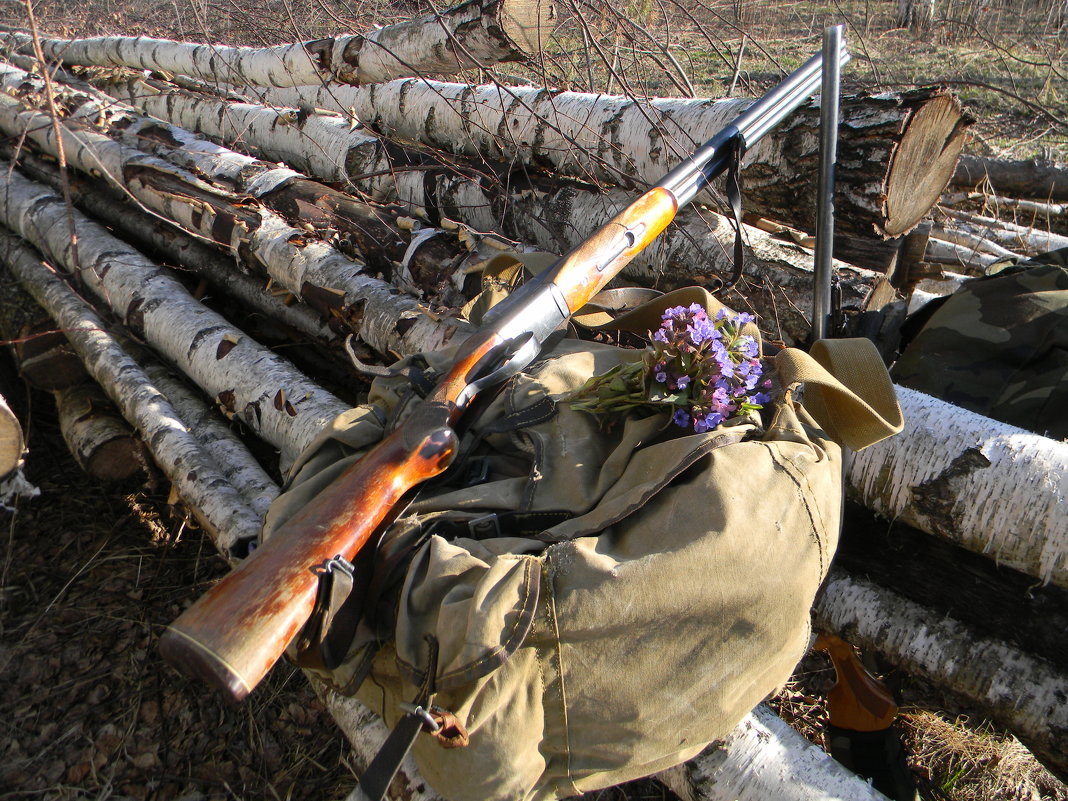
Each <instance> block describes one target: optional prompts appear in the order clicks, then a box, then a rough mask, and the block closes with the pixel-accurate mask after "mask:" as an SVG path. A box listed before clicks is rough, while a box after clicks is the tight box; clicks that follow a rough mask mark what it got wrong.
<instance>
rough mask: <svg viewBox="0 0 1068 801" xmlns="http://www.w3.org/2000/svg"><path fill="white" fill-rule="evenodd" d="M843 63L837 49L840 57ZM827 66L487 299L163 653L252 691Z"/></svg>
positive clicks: (818, 61)
mask: <svg viewBox="0 0 1068 801" xmlns="http://www.w3.org/2000/svg"><path fill="white" fill-rule="evenodd" d="M847 60H848V55H847V54H846V53H845V51H844V50H843V51H842V54H841V64H844V63H845V62H846V61H847ZM822 71H823V60H822V55H821V54H817V55H815V56H813V57H812V58H810V59H809V60H808V61H807V62H805V64H804V65H802V66H801V67H800V68H799V69H798V70H796V71H795V72H794V73H792V74H791V75H790V76H788V77H787V78H786V79H785V80H784V81H783V82H782V83H780V84H779V85H778V86H776V87H775V88H774V89H772V90H771V91H770V92H769V93H768V94H766V95H765V96H764V97H763V98H761V99H760V100H758V101H756V102H755V103H753V105H751V106H750V107H749V108H748V109H747V110H746V111H745V112H743V113H742V114H741V115H740V116H739V117H738V118H737V119H736V120H735V121H734V122H733V123H731V124H730V125H728V126H726V127H725V128H724V129H723V130H721V131H720V132H719V133H717V134H716V135H715V136H714V137H712V139H710V140H709V141H708V142H707V143H705V144H704V145H702V146H701V147H700V148H699V149H698V150H697V151H696V152H695V153H694V154H693V155H692V156H690V157H689V158H688V159H687V160H685V161H683V162H682V163H681V164H679V165H678V166H677V167H675V168H674V169H672V170H671V171H670V172H669V173H668V174H667V175H666V176H665V177H664V178H663V180H661V181H660V183H658V184H657V185H656V186H654V187H652V188H651V189H649V190H648V191H647V192H645V193H644V194H643V195H642V196H641V197H639V198H638V199H637V200H636V201H635V202H634V203H632V204H631V205H630V206H629V207H628V208H627V209H625V210H624V211H622V212H621V213H620V214H618V215H617V216H616V217H615V218H613V219H612V220H611V221H610V222H608V223H607V224H605V225H604V226H602V227H601V228H600V229H599V230H597V231H596V232H595V233H594V234H593V235H592V236H590V237H589V238H588V239H587V240H586V241H585V242H583V243H582V244H581V245H579V246H578V247H577V248H575V249H574V250H573V251H571V252H570V253H568V254H567V255H566V256H563V257H562V258H561V259H560V260H559V261H557V262H556V264H555V265H554V266H553V267H552V268H551V269H549V270H547V271H545V272H543V273H541V274H539V275H538V277H536V278H534V279H532V280H531V281H529V282H528V283H526V284H525V285H523V286H522V287H521V288H520V289H518V290H517V291H516V292H514V293H513V294H512V295H510V296H509V297H508V298H507V299H506V300H504V301H502V302H501V303H499V304H498V305H497V306H495V307H494V308H493V309H492V311H490V312H489V313H488V314H487V315H486V318H485V320H484V324H483V326H482V327H481V328H480V329H479V330H478V331H477V332H475V333H474V334H473V335H471V336H470V337H469V338H468V339H467V340H466V341H465V342H464V343H463V344H462V345H461V346H460V349H459V352H458V355H457V356H456V359H455V362H454V364H453V365H452V367H451V369H450V370H449V371H448V373H446V374H445V375H444V377H443V378H442V379H441V381H440V382H439V383H438V385H437V387H436V388H435V389H434V390H433V391H432V392H431V393H430V394H429V395H428V396H427V397H426V399H425V400H424V401H422V402H421V403H420V404H419V406H418V407H417V408H416V409H415V410H414V411H413V413H412V414H411V416H410V417H408V418H407V419H405V421H404V422H403V423H402V424H400V425H399V426H398V427H397V428H395V429H394V430H393V431H392V432H391V433H390V434H389V435H388V436H386V437H385V438H384V439H383V440H382V441H381V442H379V443H378V444H377V445H376V446H375V447H374V448H373V449H371V450H370V451H368V453H367V454H366V455H365V456H364V457H363V458H361V459H360V460H359V461H358V462H356V463H355V464H354V465H353V466H352V467H350V468H348V469H347V470H346V471H345V472H344V473H342V474H341V475H340V476H339V477H338V478H337V479H335V480H334V481H333V483H331V484H330V485H329V486H328V487H327V488H326V489H325V490H323V491H322V492H321V493H320V494H319V495H317V496H316V497H315V499H314V500H312V501H311V502H310V503H308V504H307V505H306V506H305V507H304V508H303V509H301V511H300V512H298V513H297V514H296V515H294V516H293V517H292V518H291V519H290V520H288V521H287V522H286V523H284V524H283V525H282V526H280V527H279V529H278V530H277V531H275V532H274V534H273V535H272V536H271V537H270V538H269V539H268V540H267V541H266V542H265V543H264V544H262V545H261V546H260V547H258V548H256V549H255V550H254V551H252V553H251V554H250V555H249V556H248V557H247V558H246V559H245V560H244V561H242V562H241V563H240V564H239V565H238V566H237V567H236V568H235V569H234V570H233V571H232V572H231V573H230V574H228V575H227V576H226V577H224V578H223V579H222V580H221V581H220V582H219V583H218V584H216V585H215V586H214V587H212V588H211V589H210V590H209V591H208V592H207V593H205V594H204V595H203V596H202V597H201V598H200V599H198V600H197V601H196V603H194V604H193V605H192V606H191V607H189V609H187V610H186V611H185V612H184V613H183V614H182V615H181V616H180V617H179V618H178V619H177V620H175V621H174V623H172V624H171V625H170V626H169V627H168V628H167V630H166V631H165V632H164V634H163V636H162V637H161V639H160V651H161V653H162V654H163V657H164V658H165V659H166V660H167V661H168V662H170V663H171V664H173V665H175V666H176V667H178V668H179V669H181V670H183V671H184V672H186V673H189V674H192V675H194V676H198V677H200V678H202V679H204V680H206V681H207V682H208V683H210V684H212V685H214V686H216V687H218V688H220V689H221V690H223V691H224V692H225V693H227V694H229V695H230V696H232V697H233V698H234V699H237V700H240V699H242V698H244V697H245V696H247V695H248V694H249V693H250V692H251V691H252V690H253V688H254V687H256V685H257V684H258V683H259V682H260V680H261V679H262V678H263V677H264V676H265V675H266V674H267V672H268V671H269V670H270V668H271V666H272V665H273V664H274V663H275V662H276V661H277V660H278V658H279V657H280V656H281V655H282V654H283V653H285V650H286V648H287V647H288V645H289V644H290V642H291V641H292V640H293V639H294V638H295V637H296V636H297V635H298V634H299V633H300V632H301V630H302V628H303V627H304V626H305V624H306V622H307V621H308V619H309V617H310V616H311V614H312V610H313V608H314V606H315V602H316V595H317V592H318V586H319V575H318V574H319V572H321V568H322V566H323V565H325V564H328V563H331V560H333V559H334V558H335V557H337V556H339V555H340V556H341V557H343V558H345V559H347V560H349V561H351V560H353V559H354V558H355V556H356V554H357V553H358V552H359V551H360V549H361V548H363V547H364V546H365V544H367V543H368V542H369V541H373V537H374V535H375V534H376V532H381V531H382V530H383V527H384V526H386V525H388V523H389V522H391V521H392V520H393V519H394V517H395V516H396V514H397V513H398V512H399V510H400V509H401V508H403V503H404V500H405V498H406V496H408V494H409V492H410V491H412V490H413V489H415V488H417V487H418V486H419V485H420V484H421V483H422V482H424V481H427V480H428V479H431V478H433V477H434V476H437V475H439V474H440V473H442V472H443V471H444V470H445V469H446V468H448V466H449V464H450V462H451V461H452V460H453V458H454V457H455V455H456V452H457V446H458V440H457V433H456V428H457V426H458V425H459V424H460V423H461V422H462V419H463V416H464V413H465V411H466V410H467V409H468V408H469V407H470V406H471V402H472V400H473V399H474V398H475V397H476V395H478V394H479V393H480V392H482V391H484V390H485V389H487V388H488V387H492V386H496V385H498V384H500V383H501V382H503V381H505V380H507V379H508V378H509V377H510V376H512V375H514V374H516V373H517V372H519V371H520V370H522V369H523V368H524V367H526V366H527V365H529V364H530V363H531V362H532V361H533V360H534V359H535V358H536V357H537V355H538V353H539V351H540V350H541V347H542V343H543V342H544V341H545V340H546V338H547V337H548V336H549V335H550V334H551V333H552V332H553V331H555V330H556V329H557V328H559V327H560V326H561V325H562V324H564V323H566V321H567V320H568V318H569V317H570V316H571V315H572V313H574V312H575V311H577V310H578V309H580V308H581V307H582V306H584V305H585V304H586V303H587V302H588V301H589V300H590V298H592V297H593V296H594V295H595V294H596V293H597V292H598V291H599V290H600V289H601V288H602V287H604V285H605V284H606V283H608V281H609V280H611V279H612V278H613V277H614V276H615V275H616V274H617V273H618V272H619V271H620V270H621V269H622V268H623V267H624V265H626V264H627V263H628V262H629V261H630V260H631V259H632V258H634V256H636V255H637V254H638V253H640V252H641V251H642V250H643V249H644V248H645V247H646V246H648V245H649V243H650V242H652V241H653V240H654V239H655V238H656V237H657V236H658V235H659V234H660V232H661V231H663V230H664V229H665V228H666V227H667V226H668V224H669V223H670V222H671V221H672V220H673V219H674V218H675V215H676V214H677V213H678V210H679V209H680V208H681V207H683V206H685V205H686V204H688V203H689V202H690V201H692V200H693V199H694V198H695V197H696V196H697V195H698V193H699V192H701V191H702V190H703V189H705V188H707V186H708V185H709V183H710V182H711V181H712V180H713V179H714V178H715V177H716V176H718V175H720V174H721V173H722V172H724V171H726V170H727V168H728V166H729V165H731V163H732V162H733V163H734V164H735V165H737V158H738V157H739V155H740V154H741V153H743V152H744V151H745V149H746V148H748V147H751V146H752V145H753V144H755V143H756V142H757V141H758V140H759V139H760V138H761V137H762V136H764V135H765V134H766V133H767V132H768V131H770V130H771V129H772V128H774V127H775V126H776V125H778V124H779V123H780V122H781V121H782V120H783V119H785V118H786V117H787V116H788V115H789V114H791V113H792V112H793V111H794V110H795V109H796V108H797V107H798V106H799V105H801V104H802V103H804V102H805V101H806V100H807V99H808V98H809V97H810V96H811V95H812V94H813V93H814V92H815V91H816V89H817V88H818V87H819V85H820V81H821V75H822ZM739 247H740V245H739Z"/></svg>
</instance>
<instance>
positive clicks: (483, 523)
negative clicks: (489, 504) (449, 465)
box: [467, 512, 501, 540]
mask: <svg viewBox="0 0 1068 801" xmlns="http://www.w3.org/2000/svg"><path fill="white" fill-rule="evenodd" d="M467 531H468V533H470V535H471V537H472V539H476V540H487V539H490V538H491V537H499V536H501V521H500V520H498V519H497V513H496V512H490V513H489V514H488V515H482V517H476V518H475V519H474V520H468V521H467Z"/></svg>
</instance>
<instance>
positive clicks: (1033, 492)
mask: <svg viewBox="0 0 1068 801" xmlns="http://www.w3.org/2000/svg"><path fill="white" fill-rule="evenodd" d="M897 396H898V401H899V402H900V404H901V410H902V413H903V414H904V418H905V429H904V431H902V432H901V434H899V435H898V436H896V437H892V438H891V439H889V440H886V441H884V442H882V443H878V444H876V445H873V446H871V447H870V448H866V449H864V450H863V451H861V452H860V453H858V454H856V455H855V456H854V457H853V460H852V464H851V466H850V470H849V491H850V493H851V495H852V496H853V497H854V498H855V499H856V500H857V501H858V502H860V503H861V504H863V505H864V506H866V507H867V508H869V509H871V510H873V511H875V512H877V513H878V514H880V515H882V516H883V517H886V518H889V519H891V520H900V521H902V522H904V523H907V524H908V525H910V526H913V527H915V528H918V529H920V530H921V531H926V532H928V533H930V534H937V535H940V536H944V537H947V538H948V539H950V540H952V541H954V542H956V543H958V544H960V545H962V546H963V547H965V548H967V549H968V550H971V551H975V552H976V553H983V554H987V555H989V556H990V558H992V559H994V560H995V561H997V562H998V563H999V564H1004V565H1007V566H1009V567H1012V568H1014V569H1016V570H1020V571H1022V572H1024V573H1027V574H1029V575H1031V576H1035V577H1036V578H1038V579H1040V580H1041V581H1043V582H1052V583H1054V584H1056V585H1057V586H1059V587H1068V514H1065V508H1066V506H1068V443H1065V442H1059V441H1056V440H1052V439H1048V438H1046V437H1042V436H1039V435H1038V434H1032V433H1031V432H1029V431H1024V430H1023V429H1019V428H1015V427H1013V426H1010V425H1006V424H1004V423H1000V422H998V421H995V420H991V419H989V418H987V417H983V416H982V415H979V414H975V413H974V412H970V411H967V410H966V409H961V408H959V407H957V406H953V405H951V404H949V403H946V402H945V401H941V400H938V399H937V398H932V397H930V396H929V395H924V394H923V393H921V392H916V391H915V390H911V389H908V388H907V387H901V386H899V387H897Z"/></svg>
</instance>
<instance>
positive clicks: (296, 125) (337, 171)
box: [90, 74, 391, 198]
mask: <svg viewBox="0 0 1068 801" xmlns="http://www.w3.org/2000/svg"><path fill="white" fill-rule="evenodd" d="M90 80H91V82H92V84H93V85H94V86H96V87H97V88H98V89H100V90H101V91H103V92H106V93H107V94H109V95H111V96H113V97H115V98H117V99H119V100H120V101H122V102H123V103H129V104H130V105H131V106H133V107H135V108H137V109H139V110H140V111H141V112H143V113H144V114H148V115H150V116H152V117H157V118H158V119H161V120H166V121H168V122H170V123H172V124H174V125H177V126H179V127H182V128H185V129H187V130H189V131H196V132H198V133H201V134H204V135H205V136H209V137H211V138H212V139H216V140H219V141H221V142H225V143H227V144H230V145H232V146H235V147H240V148H243V149H246V150H251V151H252V152H254V153H256V154H257V155H260V156H261V157H263V158H266V159H271V160H272V161H279V162H283V163H285V164H288V165H289V166H291V167H293V168H294V169H296V170H298V171H300V172H302V173H306V174H308V175H314V176H315V177H317V178H318V179H319V180H321V181H328V182H330V183H339V184H345V183H348V181H349V176H350V175H354V176H355V175H367V176H375V177H377V178H378V179H379V181H380V182H382V184H383V188H382V189H381V190H380V191H379V192H375V193H372V197H376V198H382V197H388V196H389V194H390V189H389V184H388V182H389V175H390V167H391V162H390V159H389V157H388V155H387V154H386V142H385V141H384V140H383V139H382V138H381V137H379V136H375V135H373V134H370V133H368V132H367V129H366V128H364V127H363V126H361V125H359V124H355V122H354V120H353V118H352V117H351V116H348V117H346V116H341V115H334V114H309V113H307V112H305V111H301V110H300V109H298V108H295V107H285V108H278V107H276V106H267V105H261V104H257V103H248V102H244V103H240V102H233V101H229V100H225V99H223V98H219V97H215V96H206V95H203V94H200V93H197V92H191V91H188V90H183V89H176V88H174V87H173V86H171V85H169V84H167V83H165V82H163V81H159V80H155V79H152V78H144V77H134V78H126V79H122V80H116V79H115V77H114V76H112V75H108V74H104V75H103V76H97V77H90Z"/></svg>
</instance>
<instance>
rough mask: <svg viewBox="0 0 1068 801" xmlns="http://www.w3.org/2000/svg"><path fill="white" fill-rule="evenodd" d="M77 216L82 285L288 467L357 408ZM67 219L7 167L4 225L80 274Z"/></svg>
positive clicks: (59, 205)
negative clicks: (341, 417) (274, 450)
mask: <svg viewBox="0 0 1068 801" xmlns="http://www.w3.org/2000/svg"><path fill="white" fill-rule="evenodd" d="M71 214H72V215H73V218H74V221H75V228H76V230H77V233H78V265H77V272H78V277H79V279H80V280H81V281H83V282H85V284H86V285H87V286H88V287H89V289H90V291H91V292H92V293H93V294H94V295H96V296H97V297H99V298H100V299H101V300H102V301H104V302H105V303H107V304H108V305H109V306H111V308H112V309H114V310H115V313H116V314H117V315H118V316H119V318H120V319H121V320H123V321H124V322H125V324H126V325H127V327H129V328H130V329H131V330H132V331H133V332H134V333H135V334H137V336H139V337H140V338H143V339H144V340H145V341H146V342H148V343H149V344H150V345H151V346H152V347H153V348H154V349H155V350H156V351H157V352H159V353H161V354H164V355H165V356H166V357H167V358H168V359H169V360H170V361H171V362H172V363H174V364H176V365H177V366H178V367H179V368H180V369H181V371H182V372H183V373H184V374H186V375H188V376H189V377H190V378H192V379H193V380H194V381H195V382H196V383H197V384H198V385H199V386H200V387H201V388H203V389H204V391H205V392H207V394H208V395H209V396H211V397H212V398H214V399H215V401H216V402H217V403H218V404H220V406H221V407H222V408H223V409H225V410H226V412H227V413H229V414H232V415H237V416H239V417H240V418H241V419H242V420H243V421H244V422H245V423H246V424H247V425H248V426H249V427H250V428H251V429H252V430H253V431H254V432H256V434H257V435H258V436H260V437H261V438H262V439H264V440H266V441H267V442H269V443H271V444H272V445H274V446H275V447H276V448H278V449H279V450H280V451H281V457H282V462H283V465H286V466H287V465H288V464H289V462H290V461H291V460H292V459H293V458H295V457H296V456H297V455H298V454H299V453H300V451H301V450H303V448H304V447H305V446H306V445H307V444H308V443H309V442H310V441H311V440H312V438H314V437H315V435H316V434H317V433H318V432H319V430H320V429H321V428H322V427H323V426H324V425H326V424H327V423H329V422H330V421H331V420H333V419H334V417H336V416H337V415H338V414H340V413H341V412H343V411H345V410H346V409H348V408H349V406H348V404H346V403H343V402H342V401H341V400H339V399H338V398H335V397H334V396H333V395H331V394H330V393H328V392H326V391H325V390H323V389H321V388H320V387H318V386H316V385H315V384H314V383H313V382H311V381H310V380H308V379H307V378H306V377H305V376H303V375H302V374H300V373H299V372H298V371H297V370H296V369H294V367H293V366H292V365H291V364H290V363H289V362H287V361H286V360H285V359H282V358H281V357H279V356H277V355H275V354H274V353H273V352H271V351H270V350H268V349H267V348H264V347H263V346H261V345H260V344H258V343H257V342H255V341H254V340H253V339H252V338H251V337H249V336H247V335H245V334H244V333H243V332H242V331H240V330H239V329H237V328H236V327H234V326H232V325H230V324H229V323H228V322H227V321H226V320H225V319H224V318H222V317H221V316H220V315H218V314H216V313H215V312H213V311H211V310H210V309H208V308H207V307H205V306H204V305H203V304H201V303H199V302H197V301H196V300H194V299H193V298H192V297H191V296H190V295H189V292H188V291H187V290H186V289H185V287H184V286H182V284H181V283H180V282H179V281H177V280H176V279H175V278H173V277H172V276H171V275H170V273H169V272H167V271H166V270H164V269H163V268H161V267H159V266H158V265H156V264H154V263H153V262H151V261H150V260H149V259H147V258H146V257H145V256H143V255H142V254H141V253H139V252H138V251H136V250H134V249H133V248H132V247H130V246H129V245H127V244H125V243H124V242H122V241H121V240H118V239H116V238H115V237H114V236H112V235H111V234H110V233H109V232H108V231H107V230H106V229H104V228H103V227H102V226H100V225H98V224H97V223H94V222H92V221H91V220H89V219H87V218H85V217H84V216H83V215H82V214H80V213H79V212H77V211H72V212H71ZM67 215H68V210H67V208H66V206H65V204H64V203H63V201H62V200H61V199H60V198H58V197H56V196H55V195H54V194H53V193H52V192H51V191H50V190H48V189H47V188H45V187H42V186H40V185H39V184H35V183H33V182H32V181H29V180H27V179H25V178H23V177H22V176H21V175H19V174H18V173H17V172H14V171H13V170H12V169H11V165H10V164H8V163H6V162H0V222H2V223H3V224H4V225H7V226H8V227H10V228H11V229H12V230H14V231H15V232H16V233H17V234H18V235H19V236H22V237H23V238H24V239H26V240H27V241H29V242H31V243H32V244H34V245H35V246H37V247H38V248H39V249H40V250H41V251H42V252H43V253H44V254H45V256H46V257H47V258H49V259H50V260H53V261H55V262H56V263H58V264H60V265H62V266H63V267H65V268H66V269H68V270H74V269H76V268H75V265H74V264H73V263H72V254H71V244H70V236H69V229H68V227H67V223H68V216H67ZM283 469H285V468H284V467H283Z"/></svg>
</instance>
